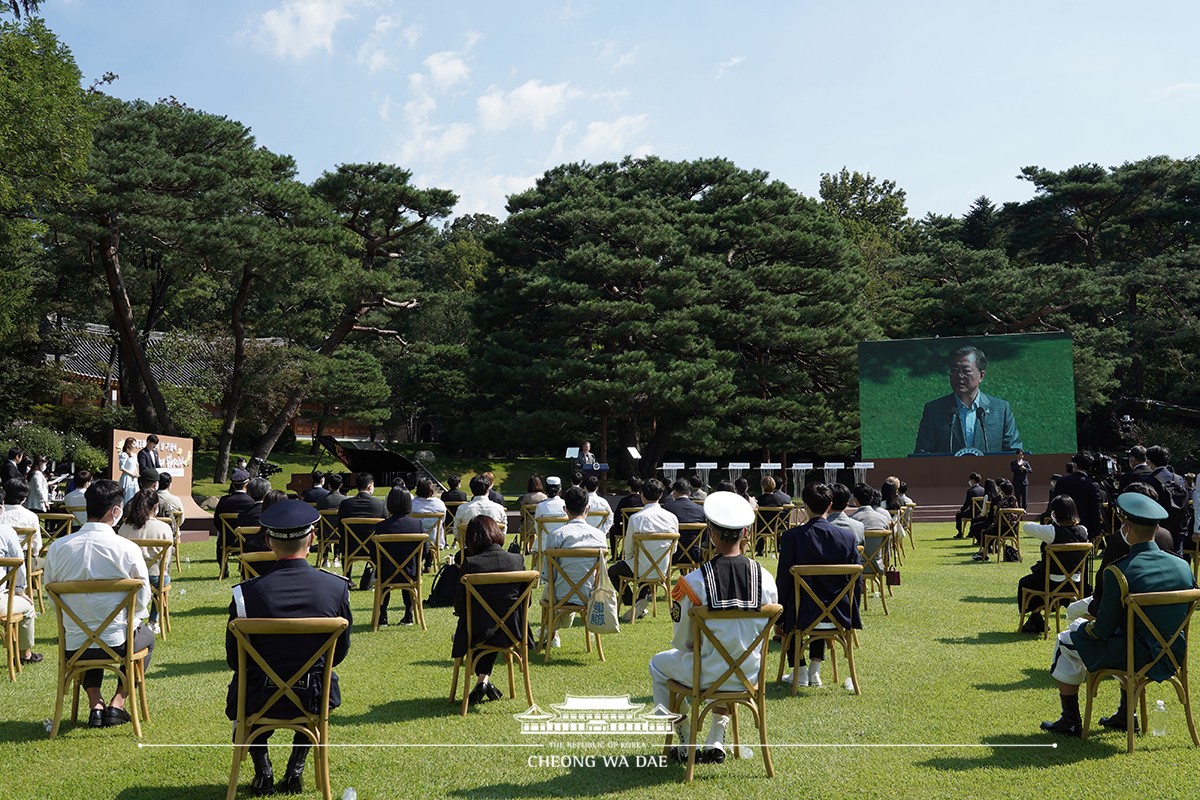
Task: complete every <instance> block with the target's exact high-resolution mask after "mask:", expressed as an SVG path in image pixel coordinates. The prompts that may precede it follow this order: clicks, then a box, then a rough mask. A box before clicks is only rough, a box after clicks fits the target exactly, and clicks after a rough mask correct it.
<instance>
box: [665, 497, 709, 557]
mask: <svg viewBox="0 0 1200 800" xmlns="http://www.w3.org/2000/svg"><path fill="white" fill-rule="evenodd" d="M691 494H692V485H691V484H690V483H688V482H687V481H685V480H684V479H683V478H679V479H678V480H676V481H675V483H673V484H671V497H670V499H668V500H665V501H663V503H662V507H663V508H664V509H665V510H667V511H668V512H670V513H671V514H673V515H674V516H675V519H677V520H679V522H680V523H683V524H694V523H697V522H704V521H706V519H707V517H705V516H704V506H702V505H700V504H699V503H697V502H695V501H694V500H692V498H691ZM675 530H679V528H676V529H675ZM703 534H704V531H687V533H686V534H684V533H683V532H682V531H681V532H680V536H679V546H678V547H676V548H675V553H674V555H672V556H671V563H672V564H688V563H694V564H698V563H700V561H702V560H703V558H704V557H703V555H702V554H701V545H702V544H703V542H704V536H703Z"/></svg>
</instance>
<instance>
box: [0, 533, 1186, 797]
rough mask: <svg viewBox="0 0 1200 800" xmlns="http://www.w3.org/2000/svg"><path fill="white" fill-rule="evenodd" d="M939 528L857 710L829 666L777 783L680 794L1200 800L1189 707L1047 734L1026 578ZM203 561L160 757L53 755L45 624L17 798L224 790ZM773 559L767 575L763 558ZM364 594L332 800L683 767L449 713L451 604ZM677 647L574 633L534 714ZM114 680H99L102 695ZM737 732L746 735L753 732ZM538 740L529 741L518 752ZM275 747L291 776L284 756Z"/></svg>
mask: <svg viewBox="0 0 1200 800" xmlns="http://www.w3.org/2000/svg"><path fill="white" fill-rule="evenodd" d="M949 535H950V526H949V525H948V524H919V525H918V526H917V531H916V536H917V540H918V545H919V547H918V549H917V550H916V551H915V553H911V554H910V558H909V562H908V563H907V564H906V565H905V568H904V571H903V579H904V583H903V585H902V586H900V587H897V588H896V591H895V597H894V598H893V600H892V602H891V604H890V610H891V615H890V616H887V617H884V616H883V615H882V611H881V609H880V608H879V606H878V604H877V603H875V604H872V607H871V610H870V611H869V612H867V614H866V615H865V624H866V629H865V630H864V631H863V632H862V634H861V639H862V648H861V650H860V651H858V656H857V660H858V671H859V676H860V679H861V681H862V686H863V694H862V696H861V697H856V696H854V695H853V694H851V693H849V692H846V691H845V690H843V689H840V688H836V687H835V686H833V681H832V671H831V670H830V669H829V666H830V665H829V663H828V662H827V663H826V665H825V670H824V673H825V680H826V687H825V688H823V689H808V690H803V689H802V690H801V692H802V694H801V696H798V697H795V698H790V697H788V696H787V693H786V692H785V691H784V690H783V689H782V688H780V687H776V686H772V687H771V688H770V689H769V692H768V697H769V700H768V708H767V713H768V726H769V730H770V735H771V741H772V743H773V751H772V752H773V756H774V761H775V766H776V770H777V776H776V779H775V780H774V782H771V781H769V780H768V779H767V778H766V775H765V772H764V770H763V768H762V762H761V761H760V760H759V759H758V758H757V757H756V758H754V759H752V760H749V761H746V762H727V763H726V764H724V765H720V766H713V765H702V766H698V767H697V769H696V784H695V788H694V790H692V791H693V792H694V795H689V796H697V797H716V796H731V795H734V796H741V797H766V796H771V797H822V798H840V797H847V798H849V797H853V798H924V797H937V798H943V797H954V798H963V797H967V798H976V797H978V798H999V797H1014V798H1017V797H1021V798H1026V797H1030V798H1031V797H1059V796H1065V795H1066V794H1072V795H1079V796H1084V797H1093V796H1095V797H1098V796H1101V795H1102V794H1104V795H1107V796H1110V797H1134V796H1135V795H1136V794H1140V795H1141V796H1145V797H1154V798H1158V797H1185V796H1193V795H1195V793H1196V792H1197V791H1198V790H1200V774H1198V773H1197V770H1195V769H1194V768H1193V767H1192V766H1191V765H1192V764H1194V762H1195V759H1196V752H1195V750H1194V749H1193V748H1192V745H1191V742H1190V739H1189V738H1188V734H1187V728H1186V725H1185V724H1184V720H1183V714H1182V711H1181V709H1180V707H1179V706H1178V704H1177V703H1175V701H1174V700H1173V699H1172V698H1173V694H1172V695H1168V693H1167V691H1164V690H1163V687H1155V688H1153V689H1152V691H1151V695H1150V698H1151V703H1153V700H1155V699H1159V698H1162V699H1166V700H1167V701H1168V708H1169V709H1170V714H1171V718H1170V723H1169V727H1168V734H1167V736H1166V737H1164V738H1161V739H1159V738H1151V737H1144V738H1141V739H1140V740H1139V750H1138V752H1136V753H1135V754H1133V755H1131V756H1128V755H1125V754H1124V735H1123V734H1114V733H1109V732H1103V733H1101V732H1099V731H1097V732H1096V735H1095V737H1094V738H1092V739H1091V740H1089V741H1087V742H1081V741H1078V740H1068V739H1057V738H1053V737H1051V736H1049V735H1047V734H1043V733H1041V732H1040V731H1038V729H1037V725H1038V721H1039V720H1042V719H1052V718H1054V717H1055V716H1056V715H1057V712H1058V701H1057V695H1056V693H1055V691H1054V689H1053V686H1052V681H1051V680H1050V678H1049V676H1048V674H1047V672H1046V669H1047V666H1048V662H1049V658H1050V643H1049V642H1048V641H1043V640H1042V639H1041V638H1036V637H1031V636H1022V635H1017V634H1015V633H1013V632H1012V631H1013V629H1014V628H1015V626H1016V619H1017V616H1016V611H1015V605H1014V601H1013V596H1014V594H1015V583H1016V580H1017V578H1018V577H1020V576H1021V575H1022V574H1024V572H1025V570H1026V568H1027V567H1026V566H1025V565H1019V564H1006V563H1002V564H996V563H988V564H976V563H973V562H971V561H970V559H969V555H970V550H969V548H968V547H966V546H964V545H963V543H962V542H959V541H952V540H950V539H949V538H948V537H949ZM212 552H213V548H212V542H211V540H210V541H206V542H197V543H191V544H186V545H184V556H185V557H186V558H188V559H190V563H188V564H186V565H185V566H184V568H183V571H182V574H181V575H178V576H176V578H175V584H174V585H175V587H176V588H175V591H174V598H173V600H172V606H173V609H174V611H173V614H172V618H173V620H174V629H173V631H172V633H171V638H170V639H169V640H167V641H165V642H160V643H159V645H158V647H157V649H156V651H155V654H154V663H153V664H152V666H151V669H150V672H149V695H150V706H151V712H152V716H153V719H152V720H151V721H150V722H149V723H147V724H146V726H145V736H144V739H143V743H144V744H146V745H164V746H162V747H144V748H139V747H138V744H137V742H136V741H135V740H134V738H133V735H132V732H131V730H130V729H129V727H128V726H125V727H121V728H114V729H104V730H89V729H88V728H86V726H71V725H70V724H69V723H64V727H63V730H62V731H61V732H60V735H59V738H58V739H57V740H56V741H53V742H52V741H49V740H48V739H47V736H46V732H45V730H44V728H43V720H45V719H46V718H47V717H49V716H50V715H51V712H52V709H53V697H52V693H53V684H54V679H53V676H54V669H55V654H54V649H53V648H54V646H55V644H54V630H53V628H52V626H51V623H50V620H51V619H52V617H45V618H44V619H42V620H39V627H38V638H39V642H38V649H39V650H41V651H43V652H44V653H46V655H47V659H46V661H45V662H44V663H43V664H41V665H39V666H34V667H28V668H26V670H25V672H24V673H22V674H21V675H20V676H19V677H18V680H17V682H16V683H12V684H10V683H8V682H3V683H2V685H0V702H2V703H3V707H4V708H5V709H6V714H5V717H6V720H5V721H4V722H3V723H0V759H2V762H0V763H3V765H4V766H5V767H6V769H5V772H6V774H8V775H9V780H8V781H7V783H8V785H9V786H10V789H9V790H8V791H7V793H6V794H7V796H8V797H11V798H60V797H61V798H70V799H71V800H90V799H91V798H97V799H98V798H114V797H115V798H121V799H122V800H150V799H151V798H155V799H157V798H220V797H223V796H224V791H225V788H224V787H225V784H226V782H227V780H228V776H229V759H230V750H229V749H228V747H227V745H228V743H229V738H230V725H229V723H228V722H227V721H226V720H225V718H224V704H225V687H226V685H227V683H228V680H229V671H228V669H227V668H226V666H225V658H224V649H223V646H224V624H225V619H226V608H227V604H228V602H229V586H230V584H229V583H228V582H225V583H221V582H218V581H216V580H215V579H214V575H215V565H214V563H213V561H212ZM764 563H766V564H768V565H769V566H772V567H773V564H771V560H770V559H767V560H766V561H765V562H764ZM369 600H370V595H369V594H368V593H366V592H359V591H354V592H352V593H351V601H352V604H353V608H354V614H355V625H354V639H353V645H352V647H351V652H350V655H349V657H348V658H347V660H346V662H345V663H344V664H343V665H342V666H341V667H340V668H339V670H338V671H339V674H340V675H341V680H342V691H343V695H344V705H343V706H342V707H341V708H340V709H338V710H337V711H336V712H335V714H334V716H333V720H332V724H331V737H332V741H333V742H334V743H335V744H338V745H373V746H372V747H366V746H364V747H358V748H356V747H338V748H335V749H334V750H333V751H332V753H331V755H330V765H331V773H332V781H333V786H334V796H335V797H339V796H341V794H342V792H343V791H344V789H345V788H346V787H349V786H353V787H355V788H356V790H357V793H358V797H360V798H364V800H366V799H368V798H385V797H434V796H450V797H495V798H508V797H533V796H564V797H569V796H612V797H628V798H633V797H662V796H663V792H664V791H669V790H671V789H673V788H674V787H675V785H676V784H678V783H679V782H680V781H681V779H682V776H683V769H682V768H681V767H679V766H675V765H671V766H667V767H664V768H657V767H645V768H640V769H639V768H637V767H636V766H635V765H636V759H635V756H638V755H643V756H648V755H656V754H657V753H658V752H659V750H660V748H661V741H660V740H658V739H657V738H654V737H650V738H639V737H627V738H628V741H623V742H622V741H604V740H595V739H592V738H590V737H584V738H583V740H582V741H580V740H577V739H572V738H570V737H567V736H561V737H555V736H549V737H540V736H522V735H521V734H520V732H519V725H518V723H517V721H516V720H515V719H513V717H512V715H513V714H516V713H519V712H521V711H524V710H525V703H524V698H523V696H521V695H520V694H519V699H517V700H505V701H503V702H495V703H488V704H484V705H483V706H481V707H480V708H478V709H473V710H472V711H471V713H470V714H469V716H467V717H466V718H462V717H460V716H459V715H458V711H457V706H456V705H455V706H452V705H450V703H449V702H448V696H449V685H450V661H449V651H450V637H451V633H452V631H453V627H454V618H453V616H452V614H451V612H450V610H449V609H444V608H439V609H429V610H428V611H427V612H426V615H427V618H428V622H429V630H428V631H426V632H422V631H421V630H420V629H417V628H402V627H391V628H385V629H382V630H381V631H380V632H378V633H370V632H369V631H368V630H367V622H368V620H369V610H368V605H369ZM398 616H399V614H398V613H395V614H394V617H393V618H396V617H398ZM670 635H671V623H670V619H669V617H668V615H667V614H666V613H665V610H664V608H663V607H662V606H661V605H660V609H659V617H658V618H657V619H653V618H648V619H647V620H646V621H645V622H639V623H638V624H636V625H634V626H632V627H630V626H626V628H625V629H624V630H623V631H622V632H621V633H620V634H619V635H617V636H613V637H609V638H608V639H607V641H606V646H605V652H606V655H607V657H608V660H607V661H606V662H604V663H600V662H598V661H597V659H596V657H595V655H594V654H593V655H588V654H586V653H584V650H583V637H582V630H581V629H579V628H576V629H573V630H569V631H566V632H564V634H563V647H562V648H561V649H560V650H557V651H554V657H553V660H552V661H551V663H550V664H549V665H547V664H544V663H543V661H542V659H541V657H540V656H539V657H536V658H535V659H534V664H533V667H532V678H533V686H534V695H535V698H536V700H537V702H538V704H539V705H540V706H541V707H542V708H548V707H549V706H550V705H552V704H555V703H561V702H563V700H564V697H565V695H566V694H567V693H568V692H571V693H574V694H582V695H622V694H630V695H632V699H633V700H634V702H649V700H650V694H649V690H650V685H649V676H648V674H647V669H646V663H647V660H648V659H649V657H650V656H651V655H652V654H653V653H654V652H656V651H657V650H660V649H662V648H664V647H665V646H666V645H667V643H668V641H669V639H670ZM777 658H778V654H777V653H773V655H772V657H771V660H770V662H769V668H770V670H771V674H772V675H773V674H774V669H775V668H776V666H777V663H778V662H777ZM843 667H844V664H843ZM500 677H501V673H499V672H498V673H497V678H500ZM843 677H844V673H843ZM111 685H112V684H111V678H106V684H105V686H106V690H107V689H109V688H110V687H111ZM518 685H519V684H518ZM1102 700H1103V702H1102V704H1101V707H1100V708H1101V710H1102V711H1103V712H1105V713H1107V712H1108V711H1111V709H1112V707H1113V706H1114V704H1115V701H1116V688H1115V684H1109V685H1107V686H1105V687H1104V690H1103V694H1102ZM748 731H752V727H751V726H750V725H749V724H748V722H747V724H746V725H744V727H743V732H744V733H746V732H748ZM276 738H277V739H281V740H282V739H284V738H285V737H284V736H283V735H280V736H277V737H276ZM613 738H614V740H615V739H618V737H613ZM530 744H533V745H538V747H537V748H527V747H521V745H530ZM1055 744H1056V745H1057V747H1056V748H1052V747H1045V746H1044V745H1055ZM465 745H480V746H479V747H466V746H465ZM622 745H624V746H625V747H623V746H622ZM864 745H867V746H864ZM993 745H1010V746H1007V747H996V746H993ZM1011 745H1022V747H1013V746H1011ZM1024 745H1041V747H1024ZM272 750H273V758H274V760H275V762H276V764H277V768H278V767H281V766H282V763H283V760H284V759H285V757H286V756H285V753H284V748H283V747H277V748H272ZM622 754H623V755H626V756H627V757H628V759H629V765H630V766H629V767H628V768H606V767H605V766H604V765H603V763H602V762H601V761H600V758H597V766H595V767H586V766H585V767H576V768H558V767H537V766H532V767H531V766H528V763H527V761H528V759H529V757H530V756H531V755H542V756H561V755H594V756H597V757H600V756H603V755H610V756H611V755H622ZM245 770H246V771H244V772H243V775H244V776H246V777H245V779H244V781H245V780H248V777H249V775H250V774H251V772H250V766H249V762H247V763H246V765H245ZM311 775H312V769H311V765H310V767H309V772H308V777H309V788H308V790H307V791H306V795H305V796H310V797H311V796H316V794H315V792H313V791H312V790H311ZM1066 787H1069V788H1066ZM1100 787H1106V788H1107V792H1103V793H1102V792H1101V788H1100ZM242 796H248V794H247V793H246V792H243V793H242Z"/></svg>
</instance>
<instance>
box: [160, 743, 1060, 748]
mask: <svg viewBox="0 0 1200 800" xmlns="http://www.w3.org/2000/svg"><path fill="white" fill-rule="evenodd" d="M276 744H277V746H279V747H283V746H284V745H285V744H286V745H287V746H289V747H290V746H291V745H290V743H285V742H282V741H281V742H277V743H276ZM237 746H238V745H235V744H233V743H232V742H230V743H229V744H212V743H205V744H194V743H190V742H188V743H182V744H148V743H145V742H138V749H139V750H140V749H142V748H144V747H223V748H229V747H237ZM685 746H686V745H685ZM741 746H742V747H762V745H761V744H750V743H743V744H742V745H741ZM770 746H771V747H773V748H779V747H861V748H876V747H926V748H953V747H990V748H991V747H1048V748H1051V749H1055V748H1057V747H1058V743H1057V742H1051V743H1049V744H989V743H987V742H984V743H982V744H947V743H940V744H939V743H924V744H922V743H898V744H851V743H824V744H782V743H780V744H772V745H770ZM317 747H525V748H535V749H536V748H543V747H550V745H548V744H515V743H512V742H500V743H497V744H464V743H459V742H449V743H445V744H403V743H391V744H322V745H317ZM696 747H703V745H699V744H698V745H696Z"/></svg>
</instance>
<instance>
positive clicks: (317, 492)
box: [301, 469, 329, 503]
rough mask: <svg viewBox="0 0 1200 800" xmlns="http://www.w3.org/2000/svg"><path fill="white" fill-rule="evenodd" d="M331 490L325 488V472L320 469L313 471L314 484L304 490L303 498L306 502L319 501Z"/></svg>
mask: <svg viewBox="0 0 1200 800" xmlns="http://www.w3.org/2000/svg"><path fill="white" fill-rule="evenodd" d="M327 494H329V490H328V489H326V488H325V473H324V472H321V470H319V469H314V470H313V471H312V486H311V487H310V488H308V489H305V490H304V494H303V495H301V499H302V500H304V502H306V503H319V502H321V499H322V498H323V497H325V495H327Z"/></svg>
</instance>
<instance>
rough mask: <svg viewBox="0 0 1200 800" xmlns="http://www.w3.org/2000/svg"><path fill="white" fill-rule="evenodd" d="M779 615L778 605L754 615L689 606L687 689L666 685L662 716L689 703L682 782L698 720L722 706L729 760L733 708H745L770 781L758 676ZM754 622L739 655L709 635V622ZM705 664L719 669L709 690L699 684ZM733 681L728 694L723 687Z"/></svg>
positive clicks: (692, 760)
mask: <svg viewBox="0 0 1200 800" xmlns="http://www.w3.org/2000/svg"><path fill="white" fill-rule="evenodd" d="M782 613H783V606H781V605H779V604H778V603H768V604H767V605H764V606H762V607H761V608H760V609H759V610H758V611H709V610H708V608H707V607H706V606H695V607H693V608H691V609H690V610H689V611H688V618H689V620H690V622H691V626H692V642H693V650H695V651H696V652H698V653H699V654H700V655H699V657H698V658H696V657H693V659H692V685H691V686H685V685H684V684H682V683H679V682H678V681H668V682H667V689H668V690H669V691H670V701H669V703H668V706H669V707H668V709H667V710H668V711H670V712H672V713H674V714H679V713H680V711H681V709H682V707H683V701H684V700H685V699H688V700H689V701H690V702H691V711H690V714H689V718H690V719H689V722H690V724H689V727H688V741H687V743H686V744H687V752H688V762H687V774H686V775H685V777H684V780H685V781H686V782H687V783H691V782H692V775H693V773H694V772H695V769H696V737H697V736H698V735H699V733H700V730H701V728H702V726H703V725H704V718H705V717H706V716H708V713H709V712H710V711H712V710H713V708H714V707H718V706H724V707H727V708H730V709H731V710H732V711H733V748H732V752H733V757H734V758H741V747H740V742H741V738H740V736H739V731H738V714H737V712H738V706H746V707H747V708H749V709H750V713H751V714H752V715H753V716H754V722H755V725H756V726H757V727H758V737H759V741H760V742H761V743H762V753H763V763H764V764H765V765H766V768H767V777H769V778H774V777H775V766H774V764H772V763H771V749H770V746H769V745H768V743H767V705H766V685H767V682H766V681H765V680H763V673H764V672H765V671H766V668H767V650H768V649H769V646H770V643H771V636H772V635H773V634H774V631H775V623H776V622H777V621H778V620H779V615H780V614H782ZM745 620H754V621H757V622H760V623H761V624H762V630H761V631H759V634H758V636H757V637H755V638H754V639H753V640H752V641H751V642H750V643H749V645H748V646H747V647H746V649H745V650H743V651H742V652H741V653H737V654H734V653H731V652H729V649H728V648H727V647H726V646H725V645H724V644H723V643H722V642H721V637H720V636H719V635H718V634H717V633H716V632H715V631H714V630H713V628H712V623H714V622H718V621H722V622H724V621H730V622H732V621H745ZM705 659H720V660H721V662H722V663H723V664H724V665H725V669H724V671H723V672H722V673H721V675H720V676H719V677H718V678H717V679H716V680H714V681H713V682H712V683H711V684H710V685H709V686H703V685H702V665H703V662H704V660H705ZM730 682H733V683H734V684H735V685H736V688H734V689H725V688H723V687H724V686H725V684H727V683H730ZM673 736H674V734H673V733H668V734H667V739H666V743H665V746H664V748H663V754H664V755H666V754H667V753H668V751H669V750H670V747H671V740H672V738H673Z"/></svg>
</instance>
